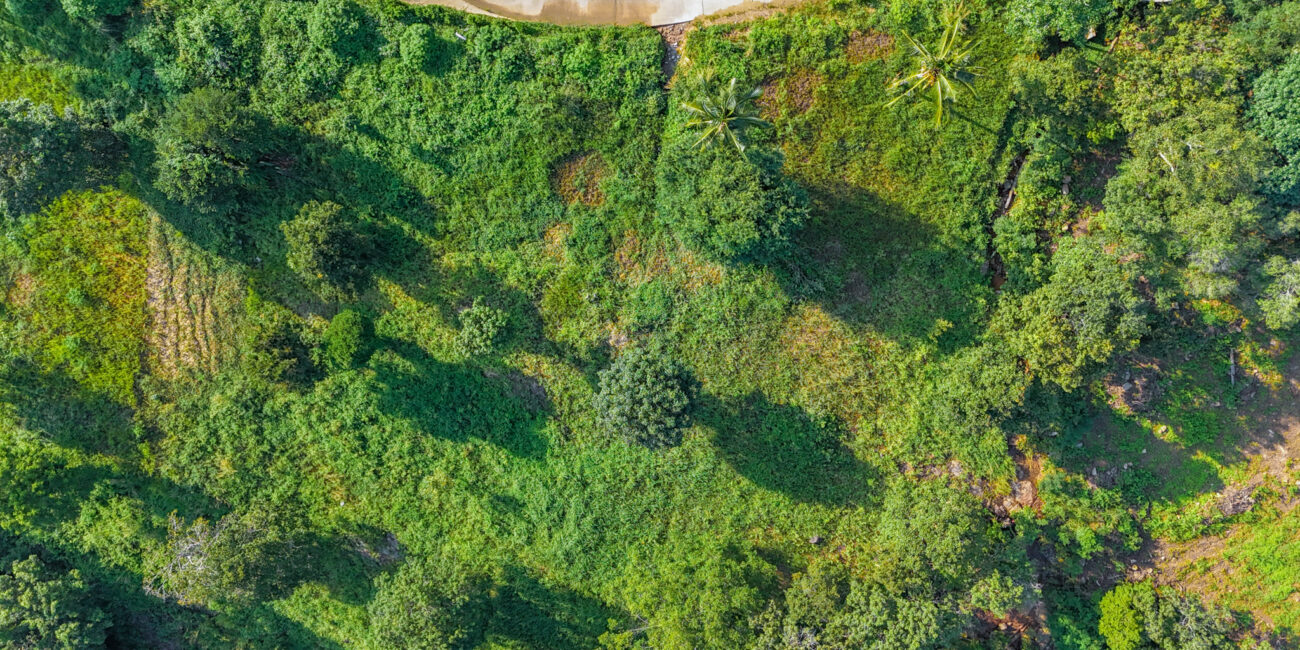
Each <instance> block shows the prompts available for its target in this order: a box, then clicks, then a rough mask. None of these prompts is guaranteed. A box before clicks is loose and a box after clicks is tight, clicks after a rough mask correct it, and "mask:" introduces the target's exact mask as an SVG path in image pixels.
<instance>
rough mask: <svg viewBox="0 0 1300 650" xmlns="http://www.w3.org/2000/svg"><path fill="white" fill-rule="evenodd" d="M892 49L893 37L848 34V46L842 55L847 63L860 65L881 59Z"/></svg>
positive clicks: (856, 33)
mask: <svg viewBox="0 0 1300 650" xmlns="http://www.w3.org/2000/svg"><path fill="white" fill-rule="evenodd" d="M893 48H894V37H893V36H890V35H889V34H882V33H879V32H871V33H865V32H856V31H855V32H853V33H852V34H849V42H848V45H845V46H844V53H845V55H846V56H848V59H849V63H862V62H863V61H870V60H871V59H881V58H884V57H885V55H887V54H889V51H890V50H892V49H893Z"/></svg>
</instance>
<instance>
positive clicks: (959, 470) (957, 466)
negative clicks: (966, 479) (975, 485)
mask: <svg viewBox="0 0 1300 650" xmlns="http://www.w3.org/2000/svg"><path fill="white" fill-rule="evenodd" d="M948 473H949V474H952V475H953V476H954V477H956V478H961V477H963V476H965V475H966V468H964V467H962V466H961V461H959V460H952V461H949V462H948Z"/></svg>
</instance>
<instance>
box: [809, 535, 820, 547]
mask: <svg viewBox="0 0 1300 650" xmlns="http://www.w3.org/2000/svg"><path fill="white" fill-rule="evenodd" d="M808 543H809V544H812V545H813V546H816V545H818V544H821V543H822V536H821V535H813V536H812V537H809V538H808Z"/></svg>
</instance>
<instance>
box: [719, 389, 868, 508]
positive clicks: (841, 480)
mask: <svg viewBox="0 0 1300 650" xmlns="http://www.w3.org/2000/svg"><path fill="white" fill-rule="evenodd" d="M700 402H701V403H700V405H699V408H698V411H697V416H696V417H697V419H698V420H699V421H700V422H701V423H702V424H704V425H706V426H708V427H710V428H712V429H713V430H714V431H715V432H716V433H715V436H714V444H715V445H716V446H717V447H718V450H719V451H720V452H721V454H722V456H723V458H725V459H726V460H727V462H728V463H730V464H731V466H732V467H733V468H735V470H736V471H737V472H739V473H740V474H741V475H742V476H744V477H745V478H747V479H749V480H750V481H753V482H754V484H755V485H758V486H759V487H762V488H765V489H768V490H772V491H774V492H780V493H782V494H785V495H787V496H789V497H791V498H793V499H796V500H799V501H806V502H816V503H825V504H831V505H845V504H849V503H853V502H856V501H859V500H861V499H863V498H865V497H867V496H868V495H869V494H870V492H871V489H872V486H873V484H874V483H875V479H876V477H875V474H874V472H872V470H871V469H870V468H869V467H868V466H867V465H866V464H865V463H863V462H862V461H860V460H858V459H857V458H856V457H854V455H853V452H851V451H850V450H849V449H848V448H847V447H845V446H844V444H843V442H841V436H842V435H843V432H841V431H839V430H838V428H837V427H835V426H834V425H830V424H823V423H818V422H815V421H814V420H813V419H812V418H811V417H809V416H808V414H807V413H806V412H805V411H804V410H803V409H800V408H797V407H793V406H785V405H781V404H773V403H771V402H770V401H768V399H767V398H766V397H765V396H763V395H760V394H757V393H755V394H751V395H749V396H748V397H746V398H744V399H741V400H734V401H726V400H719V399H718V398H714V397H709V396H705V397H703V398H702V399H701V400H700Z"/></svg>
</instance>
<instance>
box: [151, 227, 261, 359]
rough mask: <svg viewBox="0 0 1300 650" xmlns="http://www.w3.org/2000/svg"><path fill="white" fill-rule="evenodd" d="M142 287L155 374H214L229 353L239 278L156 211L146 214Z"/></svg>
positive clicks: (237, 313)
mask: <svg viewBox="0 0 1300 650" xmlns="http://www.w3.org/2000/svg"><path fill="white" fill-rule="evenodd" d="M145 286H146V289H147V291H148V294H147V303H148V305H149V332H148V341H149V361H150V368H151V370H152V371H153V372H154V373H155V374H157V375H159V376H162V377H165V378H168V379H175V378H177V377H180V376H182V375H184V374H185V373H186V372H188V371H194V370H197V371H202V372H205V373H215V372H216V371H217V370H218V369H219V368H221V366H222V365H223V364H224V363H225V362H227V361H229V360H230V359H231V358H232V357H233V355H234V349H235V348H234V340H235V329H236V327H237V326H238V323H240V322H241V318H240V314H241V312H242V305H241V296H242V293H243V280H242V278H241V277H240V275H239V274H238V273H237V272H236V271H234V270H233V269H230V268H228V265H227V264H226V263H223V262H222V261H221V260H219V259H216V258H215V257H214V256H212V255H211V254H208V253H205V252H204V251H202V250H199V249H198V248H196V247H195V246H194V245H193V244H191V243H189V241H188V240H186V239H185V238H184V237H182V236H181V235H180V233H178V232H177V231H176V229H175V228H173V227H172V226H171V225H169V224H167V223H166V222H165V221H163V219H162V218H161V217H159V216H158V215H157V214H152V215H150V218H149V265H148V267H147V271H146V279H145Z"/></svg>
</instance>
